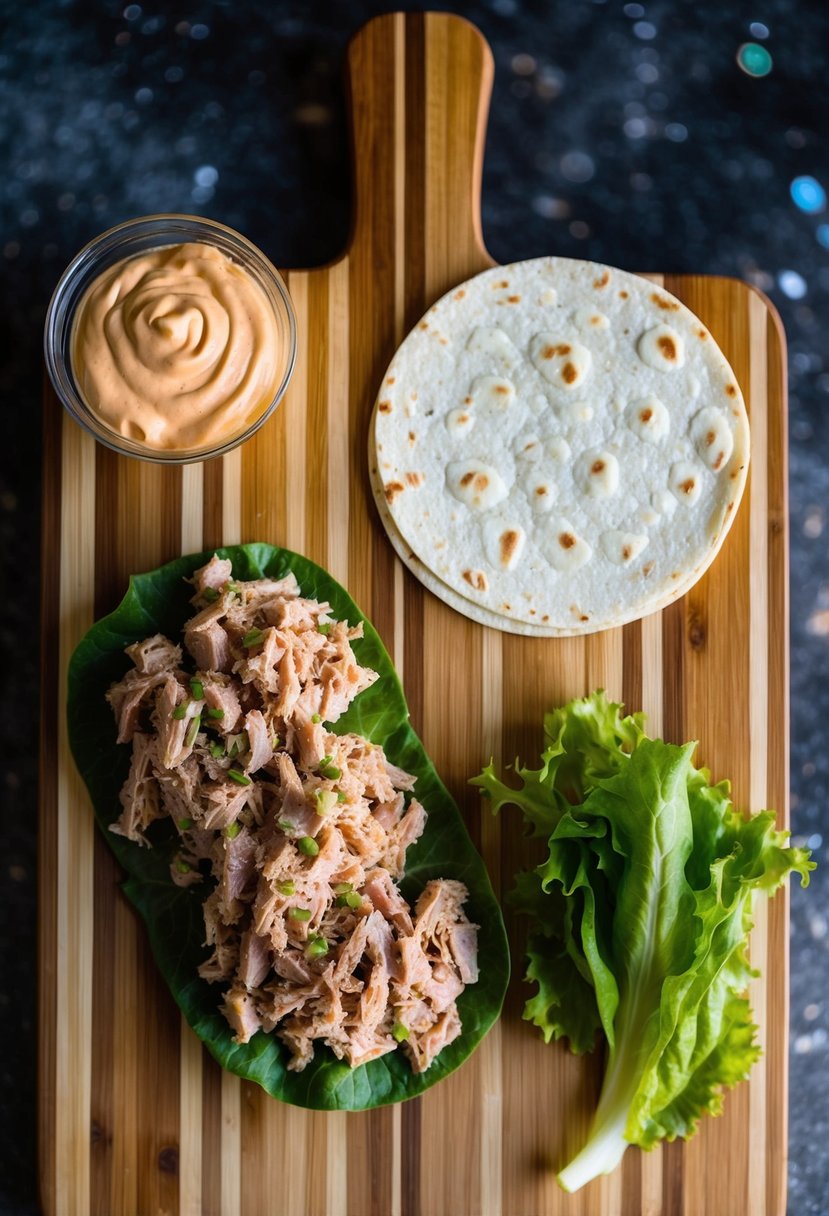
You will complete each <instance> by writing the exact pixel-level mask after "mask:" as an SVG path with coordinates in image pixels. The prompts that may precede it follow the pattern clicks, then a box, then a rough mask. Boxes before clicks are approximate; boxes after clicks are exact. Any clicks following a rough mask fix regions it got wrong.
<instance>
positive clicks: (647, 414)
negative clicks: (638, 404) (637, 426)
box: [639, 409, 653, 422]
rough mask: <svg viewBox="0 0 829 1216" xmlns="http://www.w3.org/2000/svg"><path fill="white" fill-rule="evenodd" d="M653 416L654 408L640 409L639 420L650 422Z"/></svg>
mask: <svg viewBox="0 0 829 1216" xmlns="http://www.w3.org/2000/svg"><path fill="white" fill-rule="evenodd" d="M651 418H653V410H652V409H646V410H640V412H639V421H640V422H650V420H651Z"/></svg>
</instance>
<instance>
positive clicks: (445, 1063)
mask: <svg viewBox="0 0 829 1216" xmlns="http://www.w3.org/2000/svg"><path fill="white" fill-rule="evenodd" d="M212 552H213V550H210V551H208V552H206V553H199V554H194V555H191V556H188V557H182V558H179V559H178V560H177V561H174V562H170V563H169V564H168V565H166V566H163V567H162V568H161V569H160V570H155V571H152V572H151V573H149V574H142V575H139V576H136V577H133V578H132V579H131V580H130V585H129V589H128V590H127V594H126V595H125V596H124V599H123V600H122V602H121V604H120V605H119V606H118V608H116V610H115V611H114V612H113V613H112V614H111V615H110V616H108V617H105V618H104V619H103V620H101V621H98V622H97V624H95V625H94V626H93V627H92V629H90V631H89V632H88V633H87V635H86V637H85V638H84V639H83V640H82V642H81V643H80V645H79V646H78V648H77V650H76V651H75V654H74V655H73V657H72V661H71V664H70V669H69V704H68V722H69V737H70V743H71V746H72V751H73V754H74V756H75V760H76V763H77V765H78V768H79V770H80V772H81V774H82V775H83V777H84V780H85V781H86V784H87V786H88V787H89V792H90V794H91V796H92V801H93V804H94V807H95V814H96V817H97V820H98V823H99V825H100V827H101V828H102V830H103V833H104V837H105V839H106V841H107V843H108V844H109V846H110V848H111V849H112V850H113V852H114V853H115V855H116V857H117V858H118V861H119V862H120V864H121V865H122V867H123V869H124V870H125V871H126V875H127V877H126V881H125V883H124V891H125V893H126V895H127V896H128V898H129V899H130V900H131V901H132V903H133V904H134V905H135V907H136V909H137V910H138V912H139V913H140V915H141V917H142V918H143V920H144V922H145V924H146V927H147V932H148V935H149V939H150V944H151V946H152V950H153V954H154V955H155V959H156V962H157V963H158V966H159V968H160V970H161V972H162V974H163V975H164V978H165V980H166V981H167V984H168V985H169V988H170V991H171V992H172V994H173V996H174V997H175V999H176V1001H177V1002H178V1004H179V1005H180V1006H181V1008H182V1010H183V1012H184V1014H185V1016H186V1017H187V1020H188V1021H189V1023H190V1025H191V1026H192V1027H193V1029H194V1030H195V1032H196V1034H197V1035H198V1036H199V1037H200V1038H201V1039H202V1040H203V1041H204V1043H205V1044H206V1046H207V1047H208V1049H209V1051H210V1052H211V1054H212V1055H213V1056H214V1057H215V1058H216V1059H217V1060H218V1061H219V1063H220V1064H221V1065H222V1066H223V1067H225V1068H227V1069H229V1070H230V1071H231V1072H235V1073H237V1074H238V1075H239V1076H241V1077H245V1078H247V1079H248V1080H251V1081H256V1082H257V1083H258V1084H259V1085H261V1086H262V1087H263V1088H264V1089H265V1090H267V1092H268V1093H269V1094H271V1095H273V1096H274V1097H276V1098H280V1099H281V1100H282V1101H285V1102H291V1103H294V1104H296V1105H298V1106H306V1107H311V1108H313V1109H316V1110H363V1109H366V1108H368V1107H374V1106H381V1105H383V1104H385V1103H389V1102H399V1101H401V1100H402V1099H405V1098H411V1097H414V1096H415V1095H417V1094H420V1093H423V1092H424V1090H426V1089H428V1088H430V1087H431V1086H432V1085H434V1084H435V1082H436V1081H440V1080H441V1079H442V1078H443V1077H445V1076H447V1075H448V1074H449V1073H451V1072H453V1071H454V1070H455V1069H456V1068H457V1067H458V1066H459V1065H460V1064H462V1063H463V1061H464V1060H465V1059H466V1058H467V1056H468V1055H469V1054H470V1053H471V1052H472V1051H473V1050H474V1049H475V1047H476V1046H477V1045H478V1043H479V1042H480V1041H481V1039H482V1038H483V1036H484V1035H485V1034H486V1032H487V1030H488V1029H489V1028H490V1026H491V1025H492V1023H493V1022H494V1021H495V1019H496V1018H497V1017H498V1013H499V1011H500V1008H501V1004H502V1001H503V998H504V992H505V990H506V985H507V980H508V976H509V955H508V950H507V942H506V935H505V932H504V925H503V920H502V917H501V912H500V908H499V907H498V903H497V900H496V899H495V895H494V893H493V891H492V887H491V885H490V882H489V878H488V876H487V873H486V869H485V867H484V864H483V861H482V860H481V857H480V856H479V854H478V852H477V851H476V849H475V847H474V846H473V844H472V842H471V840H470V838H469V835H468V833H467V831H466V828H465V827H464V825H463V822H462V820H461V817H460V814H459V812H458V809H457V807H456V805H455V803H454V801H453V800H452V798H451V797H450V796H449V793H448V792H447V790H446V788H445V787H444V786H443V784H442V783H441V781H440V778H439V777H438V775H437V773H436V771H435V769H434V767H433V766H432V764H431V763H430V761H429V758H428V757H427V755H426V753H425V751H424V750H423V745H422V744H421V742H420V740H419V739H418V737H417V735H416V734H415V733H414V731H413V730H412V728H411V726H410V725H409V715H408V709H407V707H406V702H405V699H404V696H403V690H402V688H401V686H400V682H399V680H398V678H397V674H396V673H395V670H394V667H393V665H392V663H391V660H390V658H389V656H388V654H387V653H386V651H385V649H384V647H383V644H382V642H381V641H380V638H379V636H378V634H377V632H376V631H375V630H374V629H373V628H372V626H371V624H370V623H369V622H368V621H367V620H366V618H365V617H364V616H363V615H362V613H361V612H360V611H359V609H358V608H357V606H356V605H355V603H354V601H353V600H352V599H351V598H350V597H349V596H348V594H347V592H346V591H345V590H344V589H343V588H342V587H341V586H340V585H339V583H337V582H336V581H335V580H334V579H333V578H332V577H331V576H330V575H329V574H328V573H327V572H326V571H325V570H323V569H322V568H321V567H319V566H317V565H315V564H314V563H313V562H311V561H309V560H308V559H307V558H304V557H301V556H300V555H299V554H296V553H292V552H290V551H289V550H287V549H277V548H274V547H273V546H272V545H265V544H251V545H237V546H233V547H230V548H224V549H219V550H217V551H216V552H218V555H219V557H224V558H229V559H230V561H231V562H232V563H233V576H234V578H236V579H252V578H261V577H263V576H268V577H271V578H282V577H284V576H285V575H286V574H288V573H289V572H290V571H293V573H294V575H295V576H296V578H297V581H298V583H299V585H300V587H301V589H302V593H303V595H306V596H308V597H310V598H314V599H318V600H325V601H327V602H328V603H330V605H331V614H332V616H333V617H336V618H337V619H340V620H347V621H349V623H350V624H352V625H356V624H358V623H359V622H363V628H364V637H363V638H362V639H358V640H355V642H354V649H355V653H356V654H357V655H358V657H359V659H360V662H361V663H363V664H365V665H366V666H368V667H371V668H373V669H374V670H375V671H376V672H378V673H379V675H380V679H379V680H377V681H376V682H375V683H374V684H373V685H372V686H371V687H370V688H368V689H366V690H365V691H364V692H362V693H361V694H360V696H359V697H358V698H357V699H356V700H355V702H354V703H353V705H352V706H351V707H350V709H349V710H348V712H347V713H346V714H345V715H343V717H342V718H341V719H340V721H339V722H338V723H337V724H336V727H335V728H334V729H335V730H336V731H338V732H339V733H346V732H349V731H354V732H356V733H358V734H361V735H364V736H366V737H367V738H369V739H371V740H373V741H374V742H376V743H380V744H382V746H383V747H384V749H385V751H386V755H387V756H388V757H389V759H390V760H391V761H392V763H394V764H396V765H398V766H400V767H401V768H403V769H405V770H406V771H408V772H410V773H412V774H414V775H415V776H416V778H417V784H416V787H415V794H416V796H417V797H418V798H419V799H420V801H421V802H422V803H423V805H424V806H425V807H426V809H427V811H428V820H427V824H426V828H425V831H424V832H423V835H422V836H421V838H420V839H419V840H418V841H417V843H416V844H414V845H412V847H411V848H410V849H409V852H408V854H407V863H408V864H407V871H406V875H405V878H404V879H403V881H402V883H401V888H402V890H403V893H404V895H405V896H406V898H407V899H408V900H409V901H410V902H412V903H413V902H414V901H415V900H416V898H417V896H418V894H419V893H420V891H421V890H422V889H423V887H424V886H425V884H426V883H427V882H428V881H429V880H430V879H432V878H438V877H443V878H455V879H459V880H460V881H461V882H463V883H465V884H466V886H467V888H468V890H469V900H468V902H467V905H466V911H467V913H468V915H469V917H470V919H471V920H472V921H473V922H475V923H476V924H478V925H479V926H480V934H479V942H480V952H479V963H480V979H479V980H478V982H477V983H476V984H474V985H470V986H468V987H467V988H466V990H465V991H464V993H463V994H462V996H461V997H460V998H459V1000H458V1008H459V1011H460V1015H461V1021H462V1024H463V1031H462V1033H461V1035H460V1036H459V1037H458V1038H457V1039H456V1040H455V1041H454V1042H453V1043H450V1044H449V1046H448V1047H446V1048H444V1050H443V1051H442V1052H441V1053H440V1055H439V1056H438V1057H437V1058H436V1060H435V1062H434V1063H433V1064H432V1066H431V1067H430V1068H429V1069H428V1070H427V1071H426V1072H425V1073H422V1074H420V1075H415V1074H413V1073H412V1071H411V1069H410V1067H409V1064H408V1062H407V1060H406V1059H405V1058H404V1057H403V1055H402V1053H400V1052H391V1053H390V1054H389V1055H386V1056H383V1057H382V1058H381V1059H379V1060H372V1061H371V1062H369V1063H368V1064H364V1065H362V1066H360V1067H359V1068H355V1069H350V1068H349V1067H348V1066H347V1065H346V1064H344V1063H342V1062H340V1061H338V1060H337V1059H336V1057H335V1056H334V1055H333V1054H332V1053H331V1052H330V1051H329V1050H328V1049H327V1048H324V1047H319V1048H318V1049H317V1051H316V1055H315V1057H314V1059H313V1061H312V1062H311V1063H310V1064H309V1065H308V1066H307V1068H306V1069H305V1070H304V1071H303V1072H301V1073H296V1072H289V1071H288V1069H287V1068H286V1063H287V1053H286V1051H285V1049H284V1047H283V1046H282V1044H281V1043H280V1042H279V1041H278V1039H277V1038H276V1037H275V1036H274V1035H267V1034H265V1033H264V1032H261V1031H260V1032H259V1033H258V1034H257V1035H255V1036H254V1038H253V1039H251V1041H250V1042H249V1043H245V1044H236V1043H234V1042H233V1040H232V1037H231V1030H230V1027H229V1026H228V1024H227V1022H226V1021H225V1019H224V1017H223V1016H222V1014H221V1013H220V1012H219V1002H220V996H221V994H220V992H219V989H218V987H217V986H216V985H211V984H208V983H207V982H206V981H204V980H202V979H200V977H199V976H198V974H197V967H198V965H199V963H201V962H202V961H203V959H204V957H205V954H206V951H205V948H204V946H203V944H202V943H203V940H204V922H203V919H202V901H203V899H204V897H205V895H206V893H207V892H206V889H205V888H204V886H203V885H202V884H195V885H193V886H189V887H177V886H176V885H175V884H174V883H173V882H172V881H171V879H170V874H169V866H170V862H171V860H172V859H173V857H174V855H175V853H176V849H177V847H178V835H177V833H176V831H175V828H174V827H173V825H172V824H169V825H167V824H156V825H153V828H152V829H151V831H150V837H151V839H152V841H153V845H154V847H153V848H150V849H147V848H139V847H138V846H137V845H136V844H133V843H132V842H131V841H128V840H126V839H124V838H123V837H121V836H116V835H114V834H113V833H112V832H109V831H108V827H109V825H110V824H111V823H113V822H114V821H115V819H116V818H117V817H118V814H119V813H120V806H119V802H118V794H119V791H120V789H121V786H122V784H123V782H124V780H125V778H126V775H127V771H128V768H129V760H130V748H129V746H128V745H121V746H118V745H116V743H115V735H116V731H115V724H114V721H113V718H112V713H111V711H110V708H109V706H108V705H107V703H106V701H105V699H104V695H105V693H106V691H107V689H108V688H109V686H110V684H112V683H113V682H114V681H116V680H119V679H121V677H122V676H123V675H124V672H125V671H126V670H127V668H128V666H129V663H128V660H127V659H126V657H125V655H124V653H123V651H124V647H125V646H127V645H129V644H130V643H131V642H135V641H137V640H140V639H141V638H145V637H147V636H148V635H150V634H153V633H163V634H165V635H167V636H168V637H170V638H172V639H178V637H179V634H180V631H181V627H182V625H183V623H184V622H185V621H186V620H187V619H188V617H189V616H190V615H191V614H192V608H191V606H190V603H189V598H190V596H191V594H192V586H190V585H189V584H188V582H187V581H186V580H187V579H189V578H190V577H191V576H192V575H193V573H194V572H195V571H196V570H197V569H198V568H199V567H200V566H202V565H204V564H205V562H207V561H208V560H209V558H210V557H211V555H212Z"/></svg>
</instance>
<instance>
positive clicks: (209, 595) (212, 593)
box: [202, 587, 219, 604]
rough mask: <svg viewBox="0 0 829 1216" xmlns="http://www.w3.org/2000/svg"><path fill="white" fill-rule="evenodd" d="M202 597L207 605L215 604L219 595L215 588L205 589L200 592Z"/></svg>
mask: <svg viewBox="0 0 829 1216" xmlns="http://www.w3.org/2000/svg"><path fill="white" fill-rule="evenodd" d="M202 597H203V598H204V599H206V600H207V602H208V604H215V603H216V600H217V599H218V598H219V593H218V591H217V590H216V588H215V587H205V589H204V591H202Z"/></svg>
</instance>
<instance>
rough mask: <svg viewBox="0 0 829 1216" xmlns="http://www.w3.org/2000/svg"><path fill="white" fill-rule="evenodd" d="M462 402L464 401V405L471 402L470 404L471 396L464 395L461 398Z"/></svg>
mask: <svg viewBox="0 0 829 1216" xmlns="http://www.w3.org/2000/svg"><path fill="white" fill-rule="evenodd" d="M463 403H464V405H471V404H472V398H471V397H464V399H463Z"/></svg>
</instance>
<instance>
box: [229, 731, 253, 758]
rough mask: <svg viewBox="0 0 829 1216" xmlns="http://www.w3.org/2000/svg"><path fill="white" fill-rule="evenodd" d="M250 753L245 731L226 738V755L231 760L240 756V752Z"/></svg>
mask: <svg viewBox="0 0 829 1216" xmlns="http://www.w3.org/2000/svg"><path fill="white" fill-rule="evenodd" d="M247 751H250V740H249V739H248V736H247V731H244V730H243V731H240V732H239V734H238V735H228V736H227V754H228V755H229V756H230V758H231V760H232V759H233V757H234V756H238V755H240V754H241V753H242V752H247Z"/></svg>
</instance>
